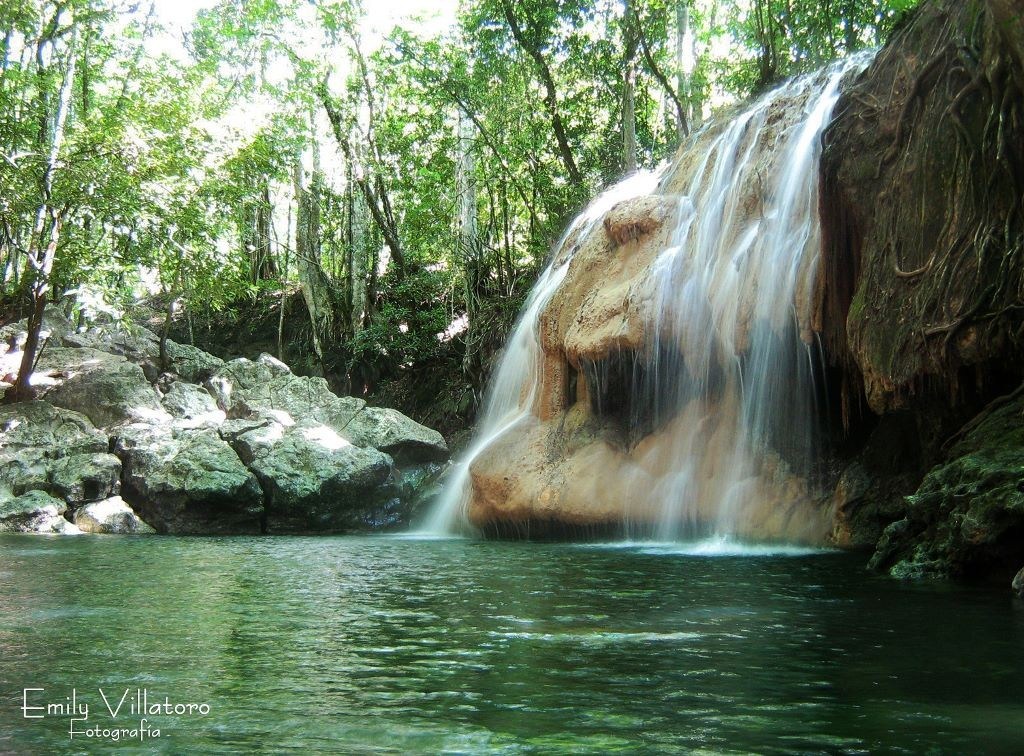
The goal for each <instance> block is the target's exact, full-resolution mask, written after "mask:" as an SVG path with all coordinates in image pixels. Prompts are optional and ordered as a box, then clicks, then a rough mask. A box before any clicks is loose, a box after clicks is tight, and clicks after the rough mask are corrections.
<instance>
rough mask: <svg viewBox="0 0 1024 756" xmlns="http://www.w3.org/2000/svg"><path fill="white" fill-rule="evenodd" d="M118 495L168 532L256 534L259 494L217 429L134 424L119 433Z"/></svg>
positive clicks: (117, 440)
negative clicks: (119, 481)
mask: <svg viewBox="0 0 1024 756" xmlns="http://www.w3.org/2000/svg"><path fill="white" fill-rule="evenodd" d="M115 452H116V453H117V455H118V456H119V457H120V458H121V461H122V463H123V464H124V472H123V476H122V486H123V492H122V495H123V496H124V497H125V499H126V500H127V501H128V502H129V503H130V504H131V506H132V508H133V509H134V510H135V511H137V512H138V513H139V514H140V516H142V518H143V519H144V520H145V521H146V522H148V523H149V524H151V525H152V526H153V527H155V528H156V529H157V530H159V531H160V532H167V533H197V534H198V533H258V532H259V531H260V520H261V517H262V516H263V494H262V491H261V490H260V486H259V483H258V481H257V480H256V478H255V476H253V474H252V473H251V472H250V471H249V470H248V469H246V467H245V465H243V464H242V462H241V461H240V460H239V459H238V455H237V454H235V452H234V451H233V450H232V448H231V447H230V446H228V444H227V443H225V442H224V441H223V440H222V439H221V438H220V436H219V435H217V432H216V431H215V430H211V429H205V428H204V429H194V430H182V429H171V428H168V427H157V426H151V425H143V424H134V425H129V426H125V427H123V428H120V429H118V431H117V436H116V442H115Z"/></svg>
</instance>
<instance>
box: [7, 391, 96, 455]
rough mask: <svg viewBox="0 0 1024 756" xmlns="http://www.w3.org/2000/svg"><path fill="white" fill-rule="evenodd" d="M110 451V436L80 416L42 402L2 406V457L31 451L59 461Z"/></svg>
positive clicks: (86, 418)
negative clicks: (79, 455)
mask: <svg viewBox="0 0 1024 756" xmlns="http://www.w3.org/2000/svg"><path fill="white" fill-rule="evenodd" d="M107 447H108V442H107V436H106V435H105V434H103V433H101V432H100V431H98V430H96V428H95V427H94V426H93V424H92V423H91V422H90V421H89V418H88V417H86V416H85V415H83V414H81V413H79V412H75V411H73V410H69V409H62V408H59V407H54V406H53V405H51V404H49V403H48V402H43V401H31V402H19V403H17V404H8V405H3V406H0V454H2V453H7V452H12V451H18V450H30V451H31V453H32V454H36V455H39V456H43V457H48V458H50V457H52V458H60V457H65V456H71V455H73V454H89V453H97V452H105V451H107Z"/></svg>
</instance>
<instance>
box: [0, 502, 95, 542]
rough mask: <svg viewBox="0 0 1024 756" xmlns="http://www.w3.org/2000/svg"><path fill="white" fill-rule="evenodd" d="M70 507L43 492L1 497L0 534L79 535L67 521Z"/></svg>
mask: <svg viewBox="0 0 1024 756" xmlns="http://www.w3.org/2000/svg"><path fill="white" fill-rule="evenodd" d="M66 510H67V505H65V504H64V502H63V501H60V500H59V499H55V498H53V497H52V496H50V495H49V494H47V493H44V492H43V491H29V492H27V493H24V494H22V495H21V496H17V497H3V496H2V495H0V533H55V534H66V535H72V534H75V533H78V532H80V531H79V530H78V528H77V527H75V526H74V525H72V524H71V523H70V522H68V521H67V520H65V519H64V512H65V511H66Z"/></svg>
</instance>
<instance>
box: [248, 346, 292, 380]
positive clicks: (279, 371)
mask: <svg viewBox="0 0 1024 756" xmlns="http://www.w3.org/2000/svg"><path fill="white" fill-rule="evenodd" d="M256 362H257V363H259V364H260V365H263V366H264V367H265V368H268V369H269V370H270V373H271V375H273V376H274V377H275V378H276V377H278V376H282V375H291V374H292V369H291V368H290V367H288V366H287V365H285V364H284V363H283V362H281V360H279V359H277V357H275V356H274V355H272V354H267V353H266V352H263V353H262V354H261V355H260V356H259V357H257V358H256Z"/></svg>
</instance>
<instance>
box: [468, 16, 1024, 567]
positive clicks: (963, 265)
mask: <svg viewBox="0 0 1024 756" xmlns="http://www.w3.org/2000/svg"><path fill="white" fill-rule="evenodd" d="M840 89H841V92H842V94H841V96H839V98H838V102H837V103H836V105H835V108H834V117H833V118H832V120H831V122H830V124H829V125H828V126H827V128H826V129H825V130H824V133H823V134H822V135H821V137H820V142H821V144H822V146H823V150H822V151H821V153H820V154H819V153H814V156H813V159H814V161H815V164H814V165H813V166H812V172H813V173H814V174H815V175H816V177H817V178H816V181H815V185H814V187H813V192H814V197H813V198H812V201H811V202H810V203H809V204H808V207H809V208H810V210H809V212H813V214H814V216H815V222H814V223H809V224H803V225H801V224H799V223H793V224H790V226H788V227H786V228H783V227H782V225H781V224H779V223H778V218H779V216H780V214H781V213H782V212H783V211H785V212H791V213H793V212H797V210H798V207H797V206H798V205H799V202H797V201H796V199H799V193H797V194H795V195H794V197H796V199H795V200H794V202H792V203H790V204H785V205H783V203H782V201H781V199H780V197H782V196H783V195H784V194H785V192H786V191H788V188H787V185H786V183H785V181H781V180H780V179H779V175H780V172H784V171H786V170H787V167H788V165H789V164H788V163H787V162H786V161H787V160H790V161H792V160H793V159H795V158H798V157H799V156H800V154H801V153H797V152H791V153H785V152H783V150H785V149H789V148H788V147H785V146H784V145H786V144H788V143H789V140H791V139H792V138H793V135H794V133H795V132H796V130H797V129H798V124H799V123H800V119H805V120H804V122H805V123H806V122H807V121H808V120H810V119H811V117H812V115H813V114H812V113H810V110H811V108H812V107H813V106H814V96H813V95H811V94H808V93H807V91H801V90H800V88H799V87H796V86H794V84H792V83H791V84H787V85H785V86H784V87H782V88H781V89H780V90H777V91H776V92H775V93H772V94H770V95H768V96H766V97H765V98H763V99H762V100H760V101H759V102H758V103H754V104H753V105H751V106H747V107H746V108H744V109H742V110H738V111H737V112H736V113H735V114H734V115H733V117H732V120H727V119H722V120H721V121H719V122H718V123H717V124H713V125H711V126H709V127H707V128H706V129H705V130H703V131H702V132H701V133H699V134H698V135H696V136H695V137H694V138H693V139H692V140H691V141H690V142H689V143H688V144H686V145H684V147H683V148H682V149H681V150H680V153H679V154H678V155H677V157H676V159H675V161H674V163H673V164H672V166H671V167H670V168H669V169H668V170H667V172H666V173H665V174H664V175H663V176H662V177H661V178H660V181H659V183H658V186H657V189H656V190H655V191H653V192H645V193H643V196H632V197H630V198H627V199H625V200H624V201H621V202H618V203H615V204H614V205H613V206H611V207H609V206H607V204H605V205H602V206H601V207H600V208H599V209H598V208H597V205H599V204H600V203H597V204H595V206H592V207H591V208H590V210H588V212H587V214H585V216H584V218H585V219H586V220H585V221H584V220H578V221H577V222H576V223H575V224H574V225H573V227H571V228H570V230H569V232H568V233H567V238H566V239H564V240H563V241H562V242H561V243H560V244H559V246H558V247H557V248H556V253H555V258H554V260H553V261H552V263H551V267H550V268H549V274H546V275H551V274H552V273H551V272H552V271H559V276H560V277H559V280H558V281H556V282H555V284H554V286H555V287H556V288H554V289H553V290H550V291H549V290H548V289H549V288H550V282H549V281H547V280H544V281H542V285H543V287H545V292H546V294H545V297H546V299H545V301H544V304H543V306H542V307H540V308H539V309H538V312H537V313H535V314H531V313H530V312H529V309H528V310H527V315H526V316H524V323H525V321H527V320H530V328H533V329H534V333H535V338H536V341H537V344H538V346H537V349H536V350H535V353H533V356H531V357H529V358H528V359H524V358H522V354H523V353H522V352H521V351H520V359H522V361H523V362H524V364H525V367H524V368H523V370H525V371H526V372H528V373H530V376H529V378H528V379H527V380H524V381H522V382H521V383H519V384H515V383H510V382H508V381H506V382H504V383H501V382H500V381H499V382H498V383H496V385H499V384H500V386H501V389H502V390H504V391H506V392H507V391H508V390H509V387H510V386H516V387H517V388H516V392H517V397H516V398H517V399H518V400H519V406H520V407H521V412H520V413H518V414H517V413H515V412H511V411H509V408H508V407H507V406H505V405H507V404H508V402H509V400H508V399H507V398H506V399H504V400H503V401H504V402H505V405H502V404H501V401H500V400H499V397H497V396H496V395H494V396H492V405H494V406H499V405H500V406H501V408H502V410H503V412H504V414H501V413H496V414H501V417H502V418H503V423H498V422H493V423H488V422H487V421H485V423H484V425H485V430H486V432H485V433H482V434H481V441H479V442H478V444H477V447H474V450H473V452H472V454H471V455H470V457H471V464H470V466H469V473H468V475H467V476H466V477H467V482H466V486H465V492H464V494H463V495H462V502H463V505H462V506H463V507H464V509H463V510H462V511H463V513H464V515H465V517H466V519H467V520H468V521H469V522H470V523H472V524H473V525H475V526H476V527H477V528H480V529H482V530H483V531H484V532H487V533H492V534H500V535H514V536H530V537H532V536H538V535H541V536H542V535H565V534H567V533H571V532H573V531H574V530H575V531H576V532H579V533H586V532H595V531H596V532H609V531H610V532H616V533H622V532H627V533H629V532H633V533H637V534H642V535H656V536H666V535H667V536H670V537H679V536H680V535H700V534H701V533H707V532H709V531H716V530H717V531H720V532H722V531H724V532H728V533H732V534H735V535H740V536H748V537H753V538H758V539H774V538H784V539H789V540H809V541H812V542H818V543H827V542H831V543H835V544H838V545H841V546H845V547H854V548H871V549H876V552H875V555H874V557H873V558H872V564H873V565H874V566H875V567H877V568H879V569H887V570H890V571H891V572H892V574H894V575H907V576H909V575H925V574H929V575H981V574H998V575H1006V577H1007V578H1009V577H1010V576H1012V575H1013V573H1014V572H1015V571H1017V570H1018V569H1019V568H1020V567H1021V565H1022V564H1024V509H1022V506H1021V502H1020V501H1019V499H1020V491H1019V490H1018V488H1019V487H1020V483H1019V481H1020V480H1021V479H1022V474H1024V460H1022V459H1021V450H1022V449H1024V439H1022V438H1021V437H1020V434H1019V433H1018V432H1017V431H1018V429H1019V428H1020V427H1021V426H1022V419H1024V415H1022V411H1024V402H1022V400H1021V397H1020V386H1021V385H1022V380H1024V249H1022V246H1024V199H1022V198H1024V21H1022V20H1021V16H1020V12H1019V9H1018V8H1017V6H1016V4H1015V3H1012V2H1009V1H1008V0H986V1H985V2H980V3H959V2H954V1H953V0H935V1H934V2H928V1H926V2H924V3H922V5H921V6H920V8H919V9H918V10H917V11H915V12H914V13H912V14H910V15H909V16H908V18H907V19H906V20H905V21H904V22H903V23H902V24H901V25H900V28H899V29H898V30H897V31H896V32H895V33H894V34H893V36H892V38H891V39H890V41H889V42H888V44H887V45H886V46H885V48H884V49H883V50H882V51H881V52H880V53H879V54H878V55H877V57H876V58H875V59H874V60H873V62H871V63H870V65H868V66H867V67H866V69H865V70H863V71H862V72H859V73H856V72H855V73H851V74H850V75H848V76H847V77H846V78H845V79H844V80H843V81H842V84H841V87H840ZM815 91H817V92H819V93H820V92H821V91H822V90H821V89H820V85H819V88H818V89H816V90H815ZM826 115H827V114H826ZM733 132H735V133H733ZM730 133H733V136H728V135H729V134H730ZM730 139H732V140H733V141H732V142H731V143H732V144H734V145H737V146H738V148H737V149H735V150H734V152H733V153H732V156H731V159H730V160H723V159H722V155H723V146H724V145H726V144H728V143H730V142H729V140H730ZM811 139H812V140H813V141H814V143H818V140H819V136H818V133H817V132H816V133H814V134H813V135H812V136H811ZM780 145H781V146H780ZM812 152H813V150H812ZM730 173H731V174H733V175H734V176H735V181H732V183H729V184H728V186H727V182H725V181H724V179H723V178H722V177H723V175H724V174H730ZM790 173H791V174H793V175H794V176H795V172H794V171H790ZM730 180H731V177H730ZM794 180H795V179H794ZM716 182H719V183H718V184H716ZM714 186H721V187H727V189H728V191H727V192H726V191H722V192H717V193H715V192H710V193H709V187H714ZM716 202H717V203H718V204H715V203H716ZM709 217H710V218H711V220H709ZM792 229H797V230H800V229H802V230H803V233H802V234H796V235H791V236H786V235H785V234H786V233H789V230H792ZM773 234H774V235H776V237H777V238H774V241H773V237H772V235H773ZM776 243H777V244H776ZM773 244H776V248H777V249H781V250H787V249H788V250H792V249H794V248H797V249H806V250H807V253H806V254H790V255H789V256H785V255H778V254H774V255H773V254H767V255H766V253H770V252H771V251H772V249H773V247H772V245H773ZM701 245H705V246H706V247H707V249H708V250H714V254H711V255H707V256H702V255H703V253H702V252H700V249H701ZM680 260H684V262H683V263H680V262H679V261H680ZM780 269H785V270H786V271H787V272H786V275H788V276H790V278H789V279H787V280H786V281H784V282H783V283H784V284H785V285H783V286H780V285H779V276H780V273H779V271H780ZM773 298H774V299H776V300H777V299H779V298H781V299H782V300H783V302H782V305H783V306H782V307H781V308H779V307H776V305H777V304H778V302H774V303H773V302H772V301H770V300H772V299H773ZM522 329H523V326H521V327H520V331H517V332H516V335H515V336H514V337H513V344H514V343H516V340H518V341H519V342H522V343H526V342H527V341H528V339H527V337H526V336H524V335H523V333H522V332H521V331H522ZM527 330H528V329H527ZM709 334H710V336H709ZM795 343H802V344H803V345H805V347H806V349H805V350H804V352H803V353H802V354H803V357H804V360H803V364H802V366H800V365H799V364H798V363H799V361H797V363H794V362H793V361H792V360H790V361H788V362H787V360H786V359H782V357H784V356H785V348H787V347H786V346H785V345H786V344H790V345H792V344H795ZM515 349H519V347H515ZM515 349H514V348H513V346H510V348H509V351H510V352H512V351H515ZM790 351H791V353H792V354H796V355H797V356H800V355H801V352H800V350H799V348H796V349H790ZM534 363H536V364H534ZM758 365H760V366H761V368H762V369H760V370H759V369H758ZM499 375H500V371H499ZM793 387H797V388H799V391H794V390H793ZM513 403H514V401H513ZM759 408H764V413H760V414H759ZM780 408H781V409H780ZM805 416H810V417H811V421H810V423H808V422H806V418H805ZM737 429H741V430H742V431H743V432H744V434H745V439H744V441H743V442H737V440H736V430H737ZM808 429H809V430H808ZM485 442H486V443H485ZM808 449H811V450H812V451H813V455H812V458H810V459H808V457H807V456H806V451H807V450H808ZM737 470H738V472H737ZM716 481H718V482H721V481H725V482H727V484H728V485H724V486H723V485H717V484H716ZM449 509H451V510H452V511H454V509H453V508H451V507H450V508H449ZM1020 582H1021V580H1020V579H1019V578H1018V581H1017V583H1018V584H1019V583H1020Z"/></svg>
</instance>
